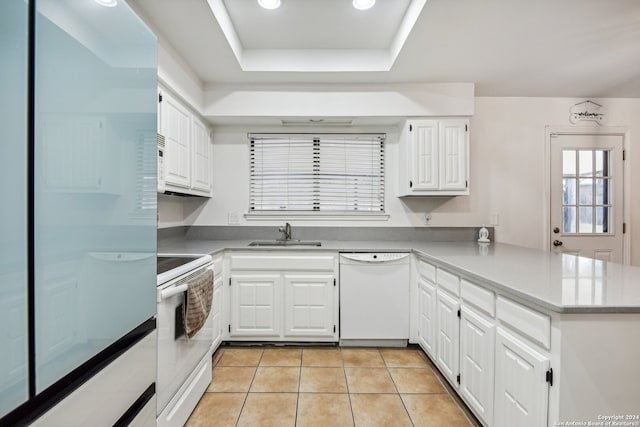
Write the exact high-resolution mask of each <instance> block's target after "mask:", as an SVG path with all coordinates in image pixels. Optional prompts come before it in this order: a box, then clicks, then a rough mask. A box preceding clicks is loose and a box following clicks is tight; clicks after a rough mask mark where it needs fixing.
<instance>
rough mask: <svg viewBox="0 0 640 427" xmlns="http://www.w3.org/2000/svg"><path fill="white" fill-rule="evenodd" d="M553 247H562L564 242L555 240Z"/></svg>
mask: <svg viewBox="0 0 640 427" xmlns="http://www.w3.org/2000/svg"><path fill="white" fill-rule="evenodd" d="M553 246H562V242H561V241H560V240H554V241H553Z"/></svg>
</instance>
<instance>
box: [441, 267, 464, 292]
mask: <svg viewBox="0 0 640 427" xmlns="http://www.w3.org/2000/svg"><path fill="white" fill-rule="evenodd" d="M436 274H437V276H436V277H437V283H438V286H440V287H442V288H444V289H446V290H447V291H449V292H451V293H452V294H453V295H455V296H460V278H459V277H458V276H456V275H454V274H451V273H449V272H447V271H444V270H442V269H440V268H438V269H437V270H436Z"/></svg>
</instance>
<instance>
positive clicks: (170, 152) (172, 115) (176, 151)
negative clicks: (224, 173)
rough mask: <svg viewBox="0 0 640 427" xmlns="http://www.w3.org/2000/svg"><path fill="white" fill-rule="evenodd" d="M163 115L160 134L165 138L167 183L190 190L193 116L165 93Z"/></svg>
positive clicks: (163, 96)
mask: <svg viewBox="0 0 640 427" xmlns="http://www.w3.org/2000/svg"><path fill="white" fill-rule="evenodd" d="M162 115H163V117H162V122H161V124H162V128H161V131H160V133H161V134H163V135H164V137H165V153H164V154H165V160H164V162H165V166H164V167H165V177H164V179H165V182H166V183H167V185H175V186H177V187H183V188H190V187H191V173H190V160H191V159H190V155H189V153H190V150H191V145H190V142H191V135H190V132H189V130H190V127H191V114H190V113H189V110H187V109H186V108H185V107H184V106H183V105H182V104H181V103H180V102H179V101H178V100H177V99H176V98H174V97H173V96H171V95H170V94H169V93H167V92H164V93H163V94H162Z"/></svg>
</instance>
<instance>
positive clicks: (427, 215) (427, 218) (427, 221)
mask: <svg viewBox="0 0 640 427" xmlns="http://www.w3.org/2000/svg"><path fill="white" fill-rule="evenodd" d="M424 225H431V212H427V213H425V214H424Z"/></svg>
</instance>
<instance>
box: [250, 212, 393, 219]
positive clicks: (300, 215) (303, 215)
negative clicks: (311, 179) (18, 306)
mask: <svg viewBox="0 0 640 427" xmlns="http://www.w3.org/2000/svg"><path fill="white" fill-rule="evenodd" d="M244 218H245V219H246V220H247V221H270V220H282V219H296V220H299V221H388V220H389V214H386V213H338V212H336V213H317V212H252V213H245V214H244Z"/></svg>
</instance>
